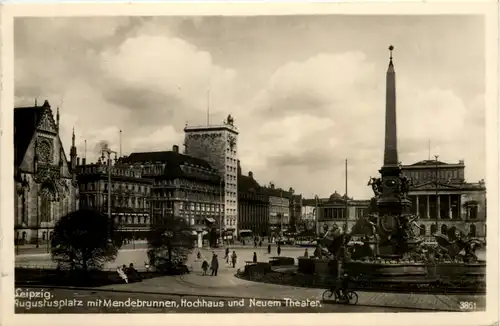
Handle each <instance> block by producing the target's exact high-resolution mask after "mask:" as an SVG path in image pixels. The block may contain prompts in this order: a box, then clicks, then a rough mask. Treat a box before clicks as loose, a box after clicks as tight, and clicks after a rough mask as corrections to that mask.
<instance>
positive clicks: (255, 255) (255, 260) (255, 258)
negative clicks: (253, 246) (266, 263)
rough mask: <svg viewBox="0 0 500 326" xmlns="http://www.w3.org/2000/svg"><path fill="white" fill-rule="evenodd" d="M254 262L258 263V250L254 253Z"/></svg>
mask: <svg viewBox="0 0 500 326" xmlns="http://www.w3.org/2000/svg"><path fill="white" fill-rule="evenodd" d="M253 262H254V264H256V263H257V253H256V252H254V253H253Z"/></svg>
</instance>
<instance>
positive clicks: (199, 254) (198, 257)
mask: <svg viewBox="0 0 500 326" xmlns="http://www.w3.org/2000/svg"><path fill="white" fill-rule="evenodd" d="M196 258H197V259H198V260H200V259H201V252H200V250H199V249H198V254H197V255H196Z"/></svg>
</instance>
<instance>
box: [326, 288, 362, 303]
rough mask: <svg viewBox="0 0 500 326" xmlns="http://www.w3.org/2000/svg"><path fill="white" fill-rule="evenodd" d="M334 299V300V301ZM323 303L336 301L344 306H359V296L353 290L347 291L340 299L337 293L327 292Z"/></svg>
mask: <svg viewBox="0 0 500 326" xmlns="http://www.w3.org/2000/svg"><path fill="white" fill-rule="evenodd" d="M332 297H333V299H332ZM322 299H323V301H325V302H326V301H334V302H338V303H344V304H354V305H355V304H357V303H358V294H357V293H356V292H355V291H353V290H347V292H346V293H345V294H344V297H343V298H339V295H338V293H337V291H332V290H330V289H329V290H325V291H324V292H323V295H322Z"/></svg>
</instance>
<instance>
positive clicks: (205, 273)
mask: <svg viewBox="0 0 500 326" xmlns="http://www.w3.org/2000/svg"><path fill="white" fill-rule="evenodd" d="M201 269H202V270H203V276H205V275H207V269H208V261H207V260H206V259H203V263H202V264H201Z"/></svg>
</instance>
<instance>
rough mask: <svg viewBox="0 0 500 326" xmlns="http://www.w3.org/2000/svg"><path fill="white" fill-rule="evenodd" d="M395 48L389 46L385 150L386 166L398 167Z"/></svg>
mask: <svg viewBox="0 0 500 326" xmlns="http://www.w3.org/2000/svg"><path fill="white" fill-rule="evenodd" d="M393 50H394V46H392V45H391V46H389V51H390V59H389V67H388V68H387V74H386V93H385V148H384V166H397V165H398V163H399V161H398V138H397V128H396V73H395V72H394V64H393V63H392V51H393Z"/></svg>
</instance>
